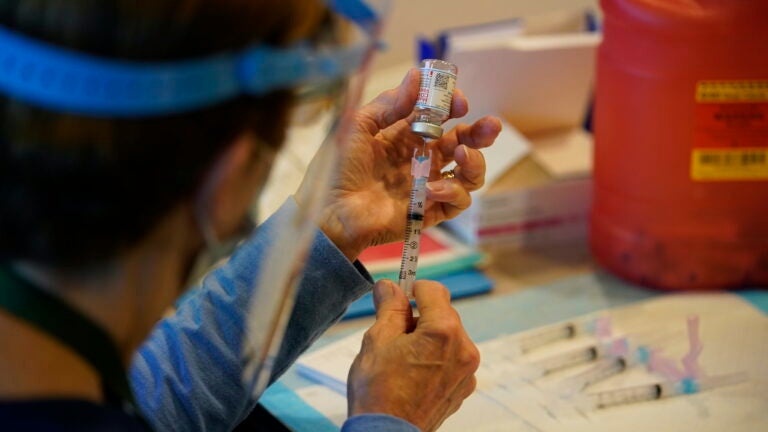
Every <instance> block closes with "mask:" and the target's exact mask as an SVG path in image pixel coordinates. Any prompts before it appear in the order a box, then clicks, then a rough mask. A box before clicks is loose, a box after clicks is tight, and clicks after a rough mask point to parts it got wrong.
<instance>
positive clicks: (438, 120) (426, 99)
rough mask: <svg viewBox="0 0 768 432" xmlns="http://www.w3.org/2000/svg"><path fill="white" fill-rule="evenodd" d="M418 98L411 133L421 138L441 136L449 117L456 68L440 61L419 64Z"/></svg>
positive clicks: (426, 61) (429, 60)
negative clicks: (444, 123) (443, 125)
mask: <svg viewBox="0 0 768 432" xmlns="http://www.w3.org/2000/svg"><path fill="white" fill-rule="evenodd" d="M420 69H421V82H420V84H419V98H418V100H417V101H416V106H415V107H414V112H415V113H416V118H415V120H414V121H413V123H412V124H411V130H412V131H413V132H415V133H416V134H418V135H421V136H422V137H424V138H429V139H437V138H440V137H441V136H443V127H442V126H441V125H442V124H443V122H444V121H446V120H448V116H449V115H450V114H451V102H452V101H453V89H454V88H455V87H456V73H457V72H458V68H457V67H456V65H454V64H452V63H449V62H447V61H443V60H432V59H428V60H422V61H421V65H420Z"/></svg>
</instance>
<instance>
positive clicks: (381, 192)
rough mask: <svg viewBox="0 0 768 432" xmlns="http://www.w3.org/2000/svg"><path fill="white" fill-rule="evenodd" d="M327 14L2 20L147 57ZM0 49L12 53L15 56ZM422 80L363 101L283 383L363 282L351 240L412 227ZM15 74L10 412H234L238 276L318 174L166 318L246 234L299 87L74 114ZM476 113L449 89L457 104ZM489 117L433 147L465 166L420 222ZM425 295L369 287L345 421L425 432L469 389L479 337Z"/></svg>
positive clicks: (7, 177)
mask: <svg viewBox="0 0 768 432" xmlns="http://www.w3.org/2000/svg"><path fill="white" fill-rule="evenodd" d="M336 3H344V2H336ZM329 17H330V13H329V11H327V10H326V8H325V6H324V5H323V3H322V2H320V1H310V0H306V1H301V0H291V1H286V0H280V1H244V0H241V1H238V0H227V1H223V0H216V1H213V0H164V1H159V0H151V1H149V0H147V1H134V2H124V1H111V2H105V1H91V0H78V1H72V0H67V1H63V0H41V1H36V2H29V1H8V2H3V3H2V5H0V25H2V27H3V29H4V30H8V31H9V32H11V33H13V34H22V35H24V36H26V37H31V38H32V39H33V40H36V41H40V42H43V43H49V44H52V45H53V46H55V47H57V49H62V50H66V49H71V50H74V51H77V52H84V53H87V54H89V55H94V56H98V57H99V58H101V59H108V60H115V61H117V60H119V61H125V60H130V61H137V62H145V63H148V64H150V63H152V62H157V61H176V60H182V59H184V60H186V59H190V58H199V57H202V56H208V55H212V54H216V53H220V52H224V51H229V50H238V49H242V48H243V47H246V46H250V45H253V44H263V45H267V46H272V47H285V46H288V45H291V44H293V43H295V42H297V41H301V40H307V41H308V43H310V44H312V43H316V42H317V43H319V42H318V41H319V40H320V39H322V38H324V37H325V35H327V33H328V32H329V29H331V30H333V27H332V26H333V25H334V21H333V20H332V19H329ZM6 52H8V50H6ZM3 54H4V53H3V52H2V51H0V56H1V55H3ZM2 66H3V67H6V69H8V68H11V67H13V64H12V61H10V60H8V57H5V60H4V61H3V65H2ZM22 73H23V71H22ZM257 78H259V77H257ZM261 78H264V79H266V77H261ZM417 90H418V72H417V71H411V72H410V73H409V74H408V75H407V76H406V78H405V79H404V81H403V83H402V84H401V85H400V86H399V87H398V88H396V89H393V90H390V91H388V92H385V93H383V94H382V95H380V96H379V97H378V98H376V99H375V100H374V101H373V102H371V103H370V104H368V105H366V106H364V107H362V108H361V109H360V110H359V111H358V112H357V113H356V114H355V119H354V120H355V122H354V126H353V130H352V132H351V136H350V139H349V141H348V142H347V143H346V144H345V145H346V150H345V160H344V163H343V165H342V166H341V167H340V175H339V177H338V178H337V179H336V183H335V185H334V189H333V191H332V193H331V199H330V202H329V204H328V206H327V207H326V209H325V211H324V212H323V215H322V217H321V219H320V226H319V228H320V230H319V231H318V234H317V236H316V238H315V241H314V243H313V245H312V248H311V251H310V255H309V258H308V263H307V266H306V269H305V276H304V279H303V281H302V283H301V286H300V288H299V294H298V298H297V305H296V308H295V310H294V313H293V315H292V316H291V319H290V322H289V325H288V330H287V332H286V336H285V340H284V341H283V344H282V346H281V351H280V355H279V357H278V361H277V365H276V367H275V370H274V371H273V379H275V378H276V377H277V376H279V374H280V373H282V371H284V370H285V368H286V367H287V366H289V365H290V363H291V362H292V361H293V360H295V358H296V357H297V356H298V355H299V354H300V353H301V352H302V351H303V350H304V349H306V348H307V347H308V346H309V345H310V344H311V343H312V341H314V339H315V338H317V337H318V336H319V335H320V334H321V333H322V331H323V330H325V329H326V328H327V327H328V326H330V325H331V324H332V323H333V322H335V321H336V320H337V319H338V318H339V317H340V316H341V315H342V314H343V311H344V309H345V307H346V306H347V305H348V304H349V303H350V302H352V301H353V300H354V299H355V298H357V297H358V296H359V295H361V294H362V293H364V292H365V291H366V290H368V289H370V288H371V282H370V277H369V276H368V274H367V273H366V272H365V270H364V268H362V266H361V265H360V264H359V262H357V261H355V260H356V257H357V256H358V254H359V253H360V252H361V251H362V250H363V249H364V248H365V247H367V246H369V245H372V244H376V243H381V242H385V241H391V240H394V239H396V238H398V237H400V235H401V233H402V229H403V223H404V221H403V215H404V214H405V211H406V203H407V196H408V187H409V185H408V181H407V178H408V177H407V176H408V170H409V164H410V155H411V153H412V149H413V148H414V146H416V145H417V143H418V142H419V140H418V139H416V138H415V137H413V136H412V135H411V134H410V132H408V123H407V119H406V118H407V116H408V115H409V113H410V111H411V108H412V107H413V104H414V102H415V99H416V93H417ZM14 91H15V89H13V88H10V89H9V88H8V87H5V88H4V89H3V92H2V93H3V98H2V99H1V102H0V103H1V105H0V118H1V119H2V127H1V129H0V133H1V134H2V135H1V137H0V188H1V189H0V261H2V264H1V265H2V268H1V269H0V306H1V307H0V346H2V350H1V352H2V354H0V401H1V402H0V424H2V425H3V430H73V429H76V430H143V429H149V428H152V429H154V430H229V429H231V428H233V427H234V426H235V425H236V424H237V423H239V421H241V420H242V419H243V418H244V417H245V416H246V415H247V414H248V413H249V412H250V410H251V409H252V407H253V406H254V404H255V401H254V400H253V398H252V397H251V395H250V391H249V390H250V389H248V388H245V386H244V385H243V382H242V379H241V374H242V369H243V367H244V365H243V359H242V358H241V352H242V345H241V344H242V340H243V333H244V327H245V324H244V323H245V316H246V306H247V304H248V300H249V299H250V296H251V294H252V293H251V291H250V289H251V287H252V286H253V285H254V284H253V280H254V279H255V278H256V276H257V275H258V274H259V271H260V269H261V267H262V265H265V263H264V262H263V259H264V251H265V250H266V249H268V248H269V246H270V244H271V241H272V236H271V235H270V234H271V232H272V229H273V224H274V221H275V220H280V219H281V218H285V217H291V216H292V215H293V214H295V213H296V212H297V211H299V209H300V208H301V206H302V203H303V200H304V199H305V197H307V196H309V195H310V194H312V192H313V190H312V188H313V185H312V184H303V185H302V187H301V188H300V190H299V191H298V192H297V194H296V198H295V200H294V199H289V200H288V202H286V203H285V205H284V206H283V207H282V208H281V209H280V210H279V211H278V212H277V214H276V215H274V216H273V217H272V218H270V220H268V221H267V222H266V223H265V224H264V225H262V226H261V227H259V229H258V230H257V231H255V232H254V233H252V234H251V235H250V237H249V238H248V240H246V241H245V242H244V243H243V244H242V245H241V247H240V249H239V250H238V252H237V253H236V254H235V255H234V256H233V257H232V258H231V259H230V260H229V261H228V262H227V264H225V265H224V266H222V267H221V268H219V269H218V270H216V271H214V272H213V273H212V274H211V275H209V276H208V277H206V278H205V280H204V281H203V282H202V286H201V287H200V288H198V289H196V290H195V291H194V292H193V293H192V294H191V295H190V296H189V298H187V299H185V300H184V301H183V302H182V303H181V304H180V305H179V307H178V309H177V311H176V312H175V313H174V314H173V315H171V316H169V317H166V318H165V319H163V320H161V321H159V323H158V319H160V318H161V316H162V315H163V313H164V312H165V311H166V310H167V309H168V307H169V306H170V305H171V304H172V302H173V301H174V299H175V298H176V297H177V296H178V295H179V294H180V293H181V292H182V291H183V289H184V288H185V283H186V280H187V278H188V277H189V274H190V271H191V268H192V266H193V263H194V262H195V259H196V257H197V256H198V255H199V254H200V252H201V251H202V250H203V249H205V248H206V247H207V246H211V245H212V244H213V243H219V240H224V239H230V238H232V237H233V236H234V235H236V234H237V233H238V232H239V231H240V228H241V226H242V221H243V220H244V219H246V218H247V213H248V208H249V207H250V203H251V201H252V197H253V196H254V195H256V194H257V193H258V191H259V190H260V189H261V187H262V185H263V183H264V181H265V178H266V176H267V174H268V172H269V167H270V165H271V163H272V161H273V159H274V156H275V153H276V152H277V150H278V149H279V146H280V144H281V143H282V141H283V139H284V136H285V132H286V128H287V122H288V118H289V115H290V112H291V107H292V106H293V102H294V97H293V95H294V93H293V91H291V90H290V89H284V88H279V89H275V90H273V91H270V92H267V93H264V94H261V95H257V96H247V95H238V96H237V97H233V98H230V99H228V100H226V101H224V102H221V103H217V104H212V105H210V106H205V107H200V108H199V109H195V110H191V111H186V112H183V113H170V114H167V115H159V116H157V115H155V116H146V117H142V116H138V117H130V118H123V117H119V116H115V117H111V116H99V115H84V114H82V113H74V114H73V113H71V112H68V111H67V110H66V109H61V110H59V109H56V107H52V106H45V104H39V103H37V101H36V100H34V99H25V98H24V97H17V94H16V93H14ZM65 105H66V104H65ZM466 111H467V104H466V100H465V99H464V98H463V97H462V96H461V94H460V93H459V92H457V95H456V97H455V102H454V105H453V108H452V115H453V116H454V117H458V116H461V115H463V114H464V113H466ZM499 128H500V125H499V123H498V121H497V120H495V119H491V118H486V119H483V120H480V121H478V122H476V123H475V124H473V125H463V126H459V127H457V128H456V129H454V130H452V131H451V132H449V133H448V134H446V136H445V137H444V138H443V139H441V140H439V141H437V142H435V143H433V144H431V148H432V149H433V150H434V152H435V154H436V157H435V159H436V162H435V164H434V165H435V166H436V167H438V168H439V167H442V166H444V165H445V164H447V163H448V162H450V161H452V160H454V159H455V160H456V162H457V164H458V167H457V168H456V170H455V172H456V177H455V178H453V179H449V180H435V181H433V182H432V183H430V188H429V194H428V198H429V200H430V205H429V208H428V210H427V214H426V216H425V222H426V223H427V224H429V225H431V224H435V223H437V222H439V221H440V220H443V219H445V218H448V217H453V216H455V215H456V214H458V213H459V212H460V211H461V210H462V209H464V208H466V207H467V206H468V205H469V203H470V198H469V191H471V190H474V189H476V188H477V187H479V186H480V185H481V184H482V181H483V176H484V171H485V165H484V161H483V159H482V155H481V154H480V153H479V151H477V149H478V148H482V147H485V146H488V145H490V144H491V143H492V142H493V139H494V138H495V137H496V135H497V134H498V132H499ZM460 143H462V144H464V145H460ZM433 175H434V177H433V178H437V177H438V175H437V171H435V172H434V173H433ZM267 265H268V264H267ZM415 295H416V300H417V302H418V304H419V307H420V310H421V317H420V318H419V320H418V321H416V320H413V318H412V316H411V312H410V308H409V306H408V302H407V298H406V297H405V295H404V294H403V292H402V291H401V290H400V289H399V288H398V287H397V286H396V285H394V284H393V283H391V282H389V281H383V282H380V283H378V284H376V286H375V287H374V298H375V301H376V304H377V321H376V323H375V324H374V325H373V327H372V328H371V329H370V330H369V331H368V333H367V336H366V340H365V343H364V345H363V347H362V350H361V353H360V355H359V356H358V358H357V360H356V362H355V365H354V366H353V368H352V370H351V372H350V379H349V414H350V419H349V420H348V421H347V423H346V424H345V426H344V428H345V430H349V431H353V430H384V429H386V430H415V429H416V428H419V429H422V430H433V429H435V428H436V427H437V426H439V425H440V424H441V422H442V421H443V420H444V419H445V418H446V417H447V416H448V415H450V414H451V413H453V412H454V411H455V410H456V409H458V407H459V406H460V404H461V401H462V400H463V399H464V398H466V397H467V396H468V395H469V394H470V393H471V392H472V390H473V389H474V385H475V381H474V371H475V369H476V368H477V365H478V361H479V359H478V354H477V350H476V348H475V347H474V345H473V344H472V342H471V341H470V340H469V338H468V337H467V335H466V333H465V332H464V330H463V328H462V326H461V322H460V320H459V318H458V315H457V314H456V312H455V310H453V309H452V308H451V306H450V303H449V296H448V294H447V292H446V290H445V289H444V288H443V287H441V286H439V285H438V284H435V283H431V282H420V283H418V284H417V285H416V288H415ZM125 365H130V366H128V369H129V374H128V378H129V380H128V381H126V376H125V373H124V370H125V368H126V366H125ZM404 372H405V373H404ZM129 385H130V387H131V389H132V390H133V391H132V392H131V391H130V390H129V389H128V386H129ZM134 394H135V398H136V403H135V407H134V408H135V409H132V408H131V402H132V395H134ZM377 428H378V429H377Z"/></svg>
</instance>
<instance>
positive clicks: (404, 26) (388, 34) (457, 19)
mask: <svg viewBox="0 0 768 432" xmlns="http://www.w3.org/2000/svg"><path fill="white" fill-rule="evenodd" d="M391 1H392V9H391V13H390V15H389V20H388V22H387V27H386V30H385V32H384V40H385V41H386V42H387V43H388V44H389V49H388V50H387V51H386V52H383V53H381V54H380V55H379V57H378V59H377V60H376V63H375V66H376V67H378V68H385V67H389V66H392V65H396V64H399V63H403V62H409V61H410V62H415V54H414V52H415V49H414V46H415V42H414V41H415V38H416V36H417V35H419V34H423V35H427V36H429V37H433V36H435V35H436V34H437V33H439V32H440V31H441V30H443V29H445V28H450V27H456V26H461V25H469V24H477V23H483V22H489V21H498V20H502V19H509V18H515V17H520V16H531V15H541V14H549V13H552V12H556V11H561V10H574V9H576V10H579V9H581V10H584V9H587V8H592V9H594V10H597V3H598V0H391Z"/></svg>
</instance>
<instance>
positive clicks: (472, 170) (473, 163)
mask: <svg viewBox="0 0 768 432" xmlns="http://www.w3.org/2000/svg"><path fill="white" fill-rule="evenodd" d="M453 159H454V160H455V161H456V168H454V169H453V174H454V176H455V177H454V178H455V179H457V180H458V181H459V182H461V185H462V186H464V188H465V189H467V190H468V191H470V192H472V191H475V190H478V189H480V188H481V187H482V186H483V184H484V183H485V157H484V156H483V153H482V152H480V150H475V149H471V148H469V147H467V146H465V145H460V146H458V147H456V150H455V151H454V153H453Z"/></svg>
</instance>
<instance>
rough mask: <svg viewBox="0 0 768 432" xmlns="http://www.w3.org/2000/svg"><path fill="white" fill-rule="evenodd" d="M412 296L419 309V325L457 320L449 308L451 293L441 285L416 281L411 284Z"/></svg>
mask: <svg viewBox="0 0 768 432" xmlns="http://www.w3.org/2000/svg"><path fill="white" fill-rule="evenodd" d="M413 296H414V297H415V298H416V305H417V306H418V307H419V315H420V318H419V325H422V324H423V323H424V322H426V321H433V320H434V321H438V322H440V321H443V320H444V319H448V320H451V319H454V320H457V319H458V315H457V314H456V311H455V310H454V309H453V307H452V306H451V293H450V292H449V291H448V289H447V288H445V287H444V286H443V285H442V284H440V283H437V282H433V281H427V280H419V281H416V282H415V283H414V284H413Z"/></svg>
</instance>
